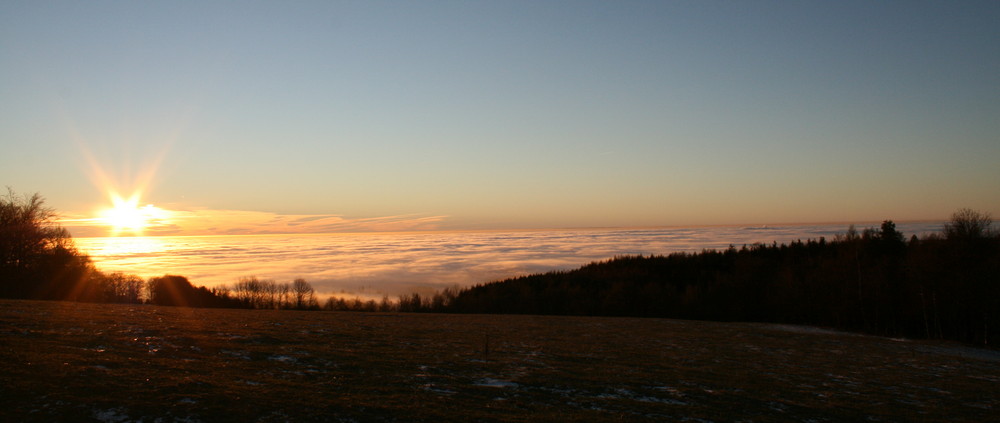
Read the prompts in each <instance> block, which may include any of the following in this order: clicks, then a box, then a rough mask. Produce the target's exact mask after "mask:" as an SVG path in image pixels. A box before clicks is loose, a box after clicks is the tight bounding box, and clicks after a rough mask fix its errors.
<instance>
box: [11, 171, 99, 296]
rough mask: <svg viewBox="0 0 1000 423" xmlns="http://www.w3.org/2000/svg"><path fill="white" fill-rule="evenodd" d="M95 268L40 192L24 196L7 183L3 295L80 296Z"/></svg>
mask: <svg viewBox="0 0 1000 423" xmlns="http://www.w3.org/2000/svg"><path fill="white" fill-rule="evenodd" d="M92 271H93V266H92V265H91V264H90V259H89V258H88V257H87V256H85V255H82V254H79V253H77V251H76V249H75V248H74V247H73V240H72V238H70V235H69V232H67V231H66V229H64V228H63V227H61V226H60V225H59V224H58V222H56V213H55V211H53V210H52V209H50V208H48V207H45V201H44V200H43V199H42V197H41V196H40V195H39V194H34V195H31V196H19V195H17V194H16V193H15V192H14V190H13V189H10V188H7V195H6V196H0V296H2V297H15V298H38V299H76V298H75V297H77V296H80V295H83V293H84V291H87V292H88V293H89V288H90V287H89V286H87V283H88V282H89V281H88V277H89V276H90V273H91V272H92ZM88 295H89V294H88Z"/></svg>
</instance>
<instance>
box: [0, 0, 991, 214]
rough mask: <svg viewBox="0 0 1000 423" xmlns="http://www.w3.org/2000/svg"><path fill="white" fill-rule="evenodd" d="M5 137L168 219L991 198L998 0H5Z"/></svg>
mask: <svg viewBox="0 0 1000 423" xmlns="http://www.w3.org/2000/svg"><path fill="white" fill-rule="evenodd" d="M0 145H2V151H0V184H3V185H8V186H10V187H12V188H14V189H15V190H17V191H19V192H22V193H33V192H39V193H41V194H42V195H44V196H45V197H46V198H47V200H48V201H47V202H48V204H49V205H50V206H52V207H55V208H56V209H58V210H59V211H61V212H63V213H65V214H66V215H68V216H85V215H88V214H91V213H93V211H94V210H96V209H98V208H100V207H103V206H106V205H107V204H108V202H109V200H108V198H107V196H106V190H107V188H108V187H107V186H106V185H109V184H110V185H114V186H115V187H116V189H117V190H119V191H120V192H122V193H123V194H126V195H127V194H128V193H130V192H131V191H132V190H135V189H142V190H143V199H142V203H143V204H147V203H151V204H155V205H157V206H159V207H162V208H166V209H170V210H176V211H178V213H179V215H184V216H187V217H186V220H184V221H183V222H173V224H172V226H171V227H169V228H166V229H164V230H163V233H191V232H198V233H232V232H240V231H241V230H244V231H246V232H255V231H257V232H260V231H270V232H276V231H277V232H280V231H284V229H280V228H282V227H284V228H286V229H287V230H288V231H294V230H295V229H294V228H296V227H297V228H310V230H316V231H330V230H353V229H390V230H397V229H485V228H545V227H589V226H651V225H703V224H746V223H780V222H829V221H838V222H843V221H878V220H882V219H895V220H897V221H902V220H916V219H937V220H941V219H944V218H947V216H948V215H950V213H951V212H953V211H954V210H956V209H958V208H960V207H970V208H973V209H976V210H980V211H985V212H989V213H992V214H993V215H994V216H997V215H1000V2H996V1H986V2H976V1H962V2H920V1H898V2H896V1H882V2H871V1H858V2H849V1H838V2H831V1H816V2H813V1H788V2H772V1H750V2H744V1H726V2H716V1H684V2H682V1H676V2H674V1H651V2H632V1H601V2H586V1H565V2H564V1H492V2H480V1H456V2H409V1H398V2H379V1H360V2H339V1H316V2H307V1H290V2H277V1H275V2H253V1H232V2H230V1H177V2H129V1H121V2H102V1H93V2H91V1H87V2H78V1H68V2H56V1H51V2H33V1H6V2H3V3H2V4H0ZM102 174H103V175H104V176H103V177H102V176H100V175H102ZM226 216H228V217H226ZM212 219H215V222H216V223H218V224H213V223H206V222H209V221H211V220H212ZM240 219H244V220H240ZM235 221H239V222H240V223H239V224H238V225H237V224H232V223H231V222H235ZM317 221H318V222H321V223H323V224H322V225H312V226H310V224H309V222H317ZM219 222H222V223H219ZM227 222H229V223H227ZM372 222H374V223H375V225H374V226H373V225H372V224H371V223H372ZM386 222H389V223H391V224H390V225H386ZM272 223H273V224H277V225H279V226H277V228H279V229H273V228H272V229H270V230H263V229H261V228H262V227H265V226H267V225H268V224H272ZM379 224H381V225H382V226H378V225H379ZM227 225H228V226H227ZM280 225H285V226H280ZM324 225H325V226H324ZM195 227H196V228H197V230H195V229H192V228H195ZM289 228H290V229H289ZM185 231H186V232H185Z"/></svg>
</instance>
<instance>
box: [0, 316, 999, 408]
mask: <svg viewBox="0 0 1000 423" xmlns="http://www.w3.org/2000/svg"><path fill="white" fill-rule="evenodd" d="M998 383H1000V354H998V353H997V352H995V351H991V350H983V349H974V348H968V347H962V346H957V345H954V344H949V343H930V342H916V341H904V340H894V339H888V338H882V337H873V336H862V335H854V334H846V333H841V332H831V331H824V330H819V329H815V328H810V327H803V326H780V325H772V324H749V323H713V322H697V321H682V320H670V319H635V318H608V317H600V318H597V317H562V316H528V315H510V316H496V315H454V314H451V315H442V314H383V313H338V312H299V311H264V310H225V309H222V310H220V309H190V308H173V307H158V306H127V305H96V304H79V303H65V302H35V301H0V420H3V421H67V420H73V421H79V420H80V419H81V418H91V419H93V420H94V421H105V422H123V421H538V422H542V421H556V420H558V421H621V420H624V421H682V420H685V419H703V420H709V421H733V420H738V419H745V420H755V421H806V420H810V419H811V420H815V421H860V420H864V419H866V418H871V419H875V420H892V421H968V422H980V421H985V420H988V419H989V418H991V417H990V416H995V414H996V411H997V410H998V408H1000V397H998V396H997V395H996V386H997V384H998ZM158 419H159V420H158Z"/></svg>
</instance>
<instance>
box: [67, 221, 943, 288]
mask: <svg viewBox="0 0 1000 423" xmlns="http://www.w3.org/2000/svg"><path fill="white" fill-rule="evenodd" d="M323 220H324V219H316V220H311V221H307V223H313V222H322V221H323ZM292 223H295V222H294V221H292ZM940 226H941V225H940V223H910V224H900V225H898V227H899V229H900V230H901V231H903V232H904V233H905V234H906V235H907V236H909V235H911V234H923V233H927V232H933V231H937V230H938V229H940ZM846 229H847V225H813V226H781V227H762V228H745V227H707V228H658V229H634V230H625V229H615V230H553V231H516V232H511V231H505V232H430V233H393V234H386V233H359V234H314V235H296V234H292V235H253V236H200V237H145V238H82V239H78V240H77V244H78V246H79V247H80V248H81V250H83V251H85V252H87V253H89V254H91V256H92V257H93V259H94V260H95V262H96V263H97V265H98V267H99V268H101V269H102V270H105V271H125V272H129V273H135V274H139V275H141V276H143V277H149V276H157V275H163V274H166V273H171V274H180V275H185V276H187V277H189V278H190V279H191V280H192V281H193V282H194V283H195V284H197V285H205V286H216V285H221V284H232V283H233V282H235V281H236V280H237V278H239V277H242V276H254V275H255V276H259V277H261V278H269V279H275V280H277V281H279V282H287V281H291V280H292V279H294V278H299V277H301V278H305V279H306V280H308V281H309V282H310V283H312V284H313V286H314V287H315V288H316V289H317V291H319V292H320V293H322V294H334V293H339V294H346V295H352V296H353V295H358V296H362V297H373V298H377V297H381V296H382V295H389V296H391V297H395V296H397V295H400V294H406V293H411V292H419V293H430V292H433V291H434V290H439V289H442V288H445V287H449V286H455V285H458V286H463V287H464V286H469V285H473V284H477V283H485V282H489V281H493V280H498V279H503V278H507V277H512V276H518V275H525V274H531V273H538V272H546V271H550V270H560V269H572V268H576V267H579V266H581V265H584V264H587V263H589V262H592V261H595V260H604V259H608V258H611V257H614V256H616V255H624V254H669V253H671V252H676V251H688V252H697V251H701V250H702V249H707V248H714V249H723V248H727V247H728V246H729V245H730V244H732V245H735V246H741V245H743V244H753V243H756V242H764V243H770V242H773V241H777V242H779V243H782V242H789V241H793V240H796V239H803V240H805V239H809V238H812V239H817V238H819V237H826V238H828V239H832V238H833V237H834V236H835V235H837V234H841V233H843V232H845V231H846Z"/></svg>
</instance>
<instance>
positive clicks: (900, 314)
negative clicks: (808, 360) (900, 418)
mask: <svg viewBox="0 0 1000 423" xmlns="http://www.w3.org/2000/svg"><path fill="white" fill-rule="evenodd" d="M990 225H991V219H990V217H989V216H988V215H985V214H981V213H977V212H974V211H971V210H967V209H965V210H961V211H959V212H957V213H955V215H953V216H952V219H951V221H950V222H949V223H947V224H946V225H945V227H944V230H943V234H933V235H930V236H926V237H924V238H922V239H918V238H917V237H916V236H913V237H911V238H910V239H909V240H908V241H907V240H905V238H904V236H903V234H902V233H900V232H898V231H897V230H896V226H895V224H893V222H892V221H885V222H883V223H882V225H881V227H880V228H877V229H876V228H868V229H865V230H864V231H862V232H861V233H858V232H857V231H856V230H855V229H854V227H853V226H852V227H851V228H849V229H848V231H847V233H846V234H844V235H841V236H838V237H836V238H835V239H834V240H832V241H827V240H826V239H824V238H820V239H819V240H808V241H805V242H802V241H796V242H792V243H791V244H787V245H778V244H777V243H773V244H770V245H766V244H755V245H750V246H743V247H742V248H735V247H732V246H731V247H730V248H729V249H726V250H722V251H717V250H705V251H702V252H700V253H674V254H670V255H668V256H623V257H615V258H614V259H611V260H608V261H603V262H596V263H592V264H589V265H587V266H584V267H582V268H580V269H576V270H572V271H560V272H549V273H545V274H538V275H531V276H524V277H518V278H512V279H507V280H503V281H499V282H493V283H488V284H483V285H476V286H473V287H470V288H467V289H463V290H461V291H459V292H457V293H451V294H449V295H443V296H442V301H440V302H438V303H435V304H430V303H428V302H421V305H420V307H417V308H418V309H419V310H421V311H437V312H457V313H501V314H506V313H513V314H559V315H588V316H645V317H670V318H683V319H699V320H719V321H759V322H780V323H795V324H807V325H818V326H826V327H834V328H841V329H848V330H856V331H864V332H869V333H874V334H879V335H887V336H908V337H926V338H946V339H955V340H960V341H965V342H972V343H978V344H987V343H989V342H990V340H994V341H995V340H996V339H1000V236H998V234H997V233H996V232H994V231H992V230H991V228H990ZM405 311H411V310H405Z"/></svg>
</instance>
